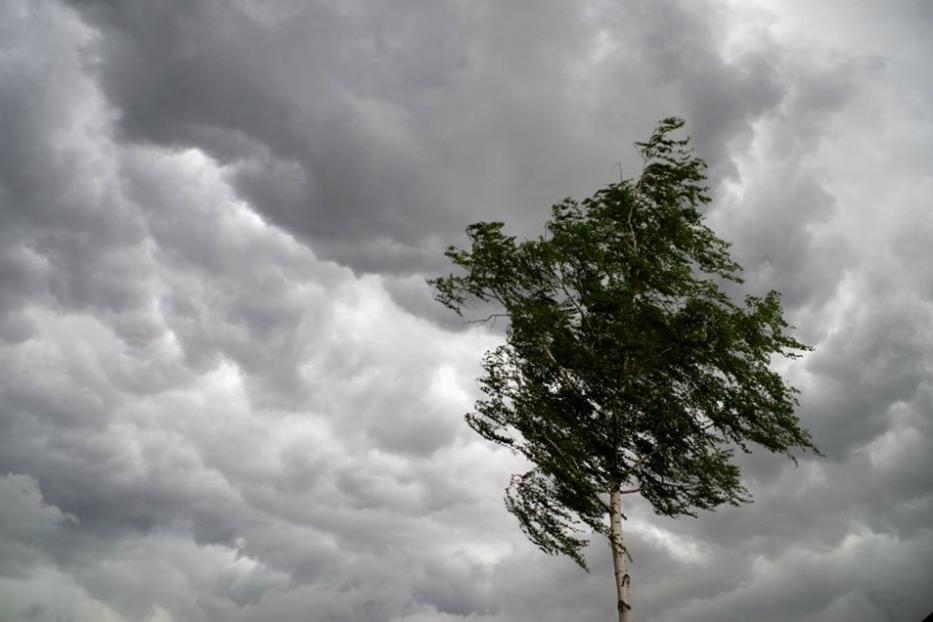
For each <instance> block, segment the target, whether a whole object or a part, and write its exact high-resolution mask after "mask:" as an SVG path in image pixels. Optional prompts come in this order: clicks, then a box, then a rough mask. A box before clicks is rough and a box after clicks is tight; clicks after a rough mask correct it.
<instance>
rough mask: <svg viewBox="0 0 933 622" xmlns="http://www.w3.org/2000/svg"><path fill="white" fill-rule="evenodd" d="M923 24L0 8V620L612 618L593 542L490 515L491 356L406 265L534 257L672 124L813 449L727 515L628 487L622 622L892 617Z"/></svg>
mask: <svg viewBox="0 0 933 622" xmlns="http://www.w3.org/2000/svg"><path fill="white" fill-rule="evenodd" d="M919 7H920V5H919V4H918V5H904V7H903V11H900V9H898V10H893V9H892V10H891V11H890V12H889V14H888V16H887V19H885V20H880V19H874V16H873V15H872V14H871V11H872V10H873V9H870V8H868V7H859V8H858V9H857V10H852V11H849V9H848V5H847V4H833V3H826V4H821V5H820V7H819V9H818V10H816V9H815V10H814V12H813V13H812V15H811V13H810V12H809V11H810V8H809V7H808V8H807V9H806V11H804V10H803V8H801V7H796V6H794V5H793V4H789V5H788V8H787V9H786V10H784V9H782V10H780V11H770V10H769V9H767V8H766V7H759V8H751V7H748V6H739V5H735V6H733V5H730V4H728V3H713V2H710V3H702V4H699V5H698V4H693V3H689V4H688V3H678V2H650V3H649V2H627V3H623V4H617V3H608V2H607V3H601V2H592V3H586V4H583V5H570V4H566V3H550V2H549V3H535V4H534V6H531V5H528V6H525V5H523V4H521V3H519V4H514V3H510V4H504V3H492V2H489V3H484V2H480V3H471V4H469V5H462V4H457V3H447V2H433V3H419V2H404V3H397V2H394V3H392V4H389V3H378V2H377V3H368V4H348V3H330V2H297V1H295V2H263V1H261V0H236V1H230V2H223V3H221V2H214V1H209V2H199V3H186V2H168V3H166V2H138V3H122V2H105V1H103V0H99V1H97V0H82V1H77V0H75V1H73V2H70V3H61V2H57V1H54V0H43V1H41V2H26V1H25V0H23V1H14V2H10V3H7V4H4V5H2V8H0V50H2V52H0V115H2V125H3V128H4V138H3V140H2V141H0V291H2V295H0V610H2V611H4V612H11V613H10V614H9V615H10V616H12V617H11V619H30V620H55V619H69V618H71V619H81V618H82V617H83V618H85V619H95V620H105V621H115V622H116V621H119V622H125V621H129V620H151V621H159V622H165V621H168V620H191V621H194V622H199V621H205V622H210V621H214V620H242V621H247V620H269V619H275V620H303V619H307V618H308V616H309V615H313V616H314V617H315V619H332V620H374V621H383V620H392V621H397V622H402V621H405V622H438V621H444V622H450V621H454V620H464V619H471V620H482V621H484V622H513V621H523V620H527V621H529V622H530V621H532V620H534V621H539V620H555V621H556V620H566V619H579V620H602V619H610V618H611V616H612V614H613V602H612V597H611V581H610V580H609V574H608V568H609V567H610V561H609V558H608V554H607V553H608V551H607V550H605V549H606V547H605V546H602V545H601V543H598V544H597V545H594V546H593V547H592V548H591V549H590V550H589V551H588V555H589V558H590V562H591V565H592V567H593V568H594V572H593V573H592V574H590V575H584V574H582V573H580V572H579V571H578V569H577V568H576V567H574V566H573V565H572V564H571V563H570V562H569V561H567V560H563V559H557V558H548V557H546V556H544V555H542V554H541V553H539V552H538V551H536V550H535V549H534V548H533V547H532V546H531V545H530V544H528V543H527V542H526V541H525V540H524V538H523V536H522V535H521V533H520V532H519V530H518V529H517V526H516V525H515V523H514V520H513V519H512V517H510V516H509V515H508V514H506V513H505V511H504V510H503V508H502V505H501V494H502V487H503V486H504V484H505V482H506V481H507V476H508V474H509V473H511V472H515V471H518V470H520V469H522V468H523V466H524V465H523V464H522V463H521V462H520V461H518V460H517V459H516V458H515V457H513V456H510V455H508V454H505V453H502V452H497V451H493V450H492V449H491V448H489V447H487V446H485V445H484V444H483V443H481V442H480V441H479V440H478V439H476V438H474V437H473V436H472V435H471V433H470V431H469V430H468V429H466V427H465V426H464V425H463V423H462V419H461V418H460V417H461V415H462V413H463V412H465V411H466V410H468V409H469V407H470V404H471V402H472V401H473V400H474V399H475V397H476V387H475V385H474V384H473V378H474V377H475V376H476V375H477V373H478V371H479V370H478V363H479V360H480V355H481V353H482V352H483V350H485V349H487V348H489V347H491V346H493V345H494V344H495V343H497V340H498V339H499V336H498V333H497V332H496V330H487V329H484V328H478V327H475V326H473V327H470V326H464V325H463V323H462V322H461V321H460V320H459V319H457V318H454V317H451V316H450V315H446V314H444V312H443V310H442V309H440V308H439V306H437V305H436V304H435V303H433V301H432V300H431V297H430V291H429V289H428V288H427V286H426V285H425V284H424V278H425V276H426V275H433V274H435V273H437V272H439V271H441V270H444V269H446V267H445V265H444V260H443V258H442V255H441V253H442V250H443V248H444V247H445V245H446V244H448V243H451V242H457V241H458V240H460V238H459V237H458V236H459V235H460V232H461V231H462V229H463V227H464V226H465V225H466V224H468V223H470V222H473V221H475V220H480V219H502V220H506V221H508V222H509V223H510V226H512V227H513V229H514V231H515V232H516V233H517V234H519V235H528V234H534V233H536V232H537V231H539V230H540V226H541V223H542V221H543V220H544V218H545V216H546V208H547V206H548V205H549V204H550V203H552V202H554V201H556V200H559V199H561V198H563V197H564V196H566V195H573V196H577V197H581V196H585V195H586V194H588V193H590V192H592V191H594V190H595V189H597V188H598V187H599V186H600V185H601V184H603V183H605V182H608V181H610V180H613V179H615V178H616V175H617V174H618V170H617V168H616V166H615V163H616V162H617V161H621V162H622V165H623V168H624V169H626V170H628V171H629V172H630V173H632V174H634V173H636V172H637V168H636V167H637V165H638V161H637V158H636V157H635V153H634V150H633V149H631V147H630V143H631V141H633V140H635V139H638V138H642V137H644V136H645V135H646V134H647V132H648V131H650V128H651V126H652V124H653V123H654V122H655V121H656V120H657V118H659V117H662V116H665V115H668V114H672V113H673V114H681V115H683V116H685V117H686V118H687V119H688V122H689V128H690V131H691V134H692V135H693V137H694V139H695V142H696V145H697V147H698V149H699V150H700V152H701V154H702V155H704V156H705V157H706V158H707V159H708V160H709V161H710V164H711V169H710V172H711V177H712V181H713V185H714V193H715V195H716V202H715V205H714V206H713V207H712V208H711V212H710V218H711V222H712V224H713V225H714V226H715V227H716V229H717V231H719V232H720V233H721V234H722V235H723V236H724V237H726V238H728V239H730V240H733V241H734V250H735V254H736V257H737V258H738V259H739V260H740V262H741V263H742V264H743V265H744V266H745V267H746V274H747V277H748V287H749V288H750V289H752V290H754V291H760V290H764V289H768V288H776V289H779V290H781V291H782V292H783V293H784V296H785V303H786V305H787V308H788V311H789V314H790V315H791V316H792V318H793V321H794V323H795V324H797V325H798V326H799V327H800V328H799V330H800V334H801V336H802V337H803V338H804V339H805V340H807V341H808V342H810V343H812V344H814V345H815V346H816V347H817V349H816V351H815V352H814V353H813V354H811V355H809V356H808V357H807V358H805V359H804V360H802V361H799V363H798V364H795V365H791V366H789V367H788V368H787V369H786V373H787V374H788V375H789V377H791V378H792V379H793V380H794V382H795V383H796V384H797V385H798V386H800V388H801V389H802V390H803V393H802V400H801V415H802V417H803V418H804V421H805V423H806V425H807V426H809V427H810V428H811V429H812V430H813V432H814V435H815V438H816V441H817V443H818V444H819V445H820V446H821V448H822V449H823V450H824V452H825V453H826V457H825V458H823V459H811V458H806V459H804V460H802V461H801V463H800V465H799V467H796V468H795V467H794V466H793V465H791V464H790V463H787V462H786V461H784V460H783V459H779V458H777V457H773V456H767V455H757V454H756V455H753V456H741V457H740V459H741V462H742V465H743V468H744V472H745V474H746V477H747V482H748V485H749V488H750V489H751V490H752V491H753V493H754V494H755V497H756V503H755V504H753V505H751V506H748V507H743V508H727V509H723V510H721V511H718V512H716V513H710V514H706V515H703V516H701V517H700V518H699V519H698V520H689V519H688V520H684V521H670V520H664V519H661V518H659V517H656V516H653V515H652V514H651V512H650V510H649V508H647V507H645V505H644V504H641V503H638V502H633V504H632V505H631V506H630V507H629V508H628V515H629V518H630V520H629V521H628V523H627V529H628V530H629V533H630V540H631V548H632V553H633V556H634V558H635V562H634V573H635V575H634V586H635V595H636V604H637V606H638V608H639V609H638V611H639V614H638V615H639V618H640V619H643V620H651V619H663V620H672V621H674V622H676V621H678V620H684V621H687V620H690V621H701V622H702V621H704V620H737V621H738V620H748V619H761V620H778V619H798V620H807V621H809V620H813V621H816V620H820V621H822V620H830V621H833V620H838V621H840V622H841V621H842V620H892V621H893V620H902V619H917V620H919V619H922V617H923V616H924V615H926V614H927V613H928V612H929V611H928V610H929V609H930V608H931V607H933V605H931V604H930V603H929V602H927V600H928V597H927V594H926V591H927V589H926V588H927V586H928V585H929V584H930V582H931V579H933V577H931V575H930V571H929V569H930V568H933V534H931V532H930V529H929V527H928V520H927V517H928V516H929V514H930V511H931V509H933V508H931V505H933V480H931V476H930V475H929V474H930V473H933V463H931V458H930V456H933V451H931V449H933V448H931V442H933V440H931V439H933V434H931V425H933V421H931V414H930V413H931V412H933V386H931V383H930V378H931V372H933V359H931V352H933V333H931V332H930V330H929V328H928V327H929V326H931V325H933V322H931V319H933V317H931V307H930V300H931V297H933V271H931V270H930V269H929V268H928V267H927V266H928V265H930V264H931V262H930V261H929V260H928V259H929V248H928V244H927V243H926V242H927V241H928V240H929V239H930V237H931V235H933V225H931V222H933V221H931V220H930V218H929V216H928V214H927V213H926V209H925V204H926V203H925V202H926V201H927V198H928V197H929V194H930V191H933V178H931V176H930V173H929V171H930V170H931V169H930V167H929V163H930V159H931V150H930V145H931V144H933V119H931V117H930V113H929V110H930V109H931V108H930V107H929V106H927V105H926V104H928V103H929V102H930V101H931V94H933V90H931V89H930V88H929V86H928V85H927V84H925V83H924V82H923V81H922V80H920V79H918V76H919V72H918V70H919V65H918V60H917V59H921V58H924V53H926V52H928V51H929V42H928V40H927V38H926V37H924V36H923V33H925V32H926V30H925V29H924V28H923V27H922V25H923V24H925V23H927V22H928V20H929V15H928V13H924V12H923V10H922V9H921V8H919ZM924 20H927V22H924ZM826 22H832V23H833V24H834V25H835V26H834V29H833V30H832V31H824V30H819V27H820V24H824V23H826ZM816 35H820V36H816ZM824 35H825V36H824ZM895 44H897V45H895ZM500 328H501V327H500Z"/></svg>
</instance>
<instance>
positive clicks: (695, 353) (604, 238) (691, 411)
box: [429, 118, 818, 622]
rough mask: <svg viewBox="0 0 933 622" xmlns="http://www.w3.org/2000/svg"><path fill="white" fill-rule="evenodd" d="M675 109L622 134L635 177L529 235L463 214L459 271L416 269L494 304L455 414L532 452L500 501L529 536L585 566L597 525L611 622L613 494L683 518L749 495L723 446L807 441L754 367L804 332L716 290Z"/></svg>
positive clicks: (788, 403) (771, 375) (732, 271)
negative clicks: (465, 407)
mask: <svg viewBox="0 0 933 622" xmlns="http://www.w3.org/2000/svg"><path fill="white" fill-rule="evenodd" d="M682 125H683V121H681V120H680V119H677V118H668V119H664V120H663V121H661V122H660V123H659V124H658V126H657V128H656V129H655V131H654V132H653V134H652V135H651V137H650V138H649V139H648V141H647V142H644V143H636V147H637V148H638V150H639V152H640V153H641V155H642V157H643V161H644V166H643V169H642V172H641V174H640V175H639V176H638V177H637V178H634V179H629V180H624V181H621V182H619V183H616V184H612V185H609V186H608V187H606V188H604V189H602V190H600V191H598V192H597V193H596V194H595V195H594V196H592V197H591V198H588V199H586V200H584V201H582V202H577V201H574V200H571V199H566V200H564V201H563V202H562V203H560V204H558V205H556V206H554V207H553V209H552V217H551V219H550V221H548V223H547V226H546V234H544V235H542V236H540V237H538V238H537V239H532V240H526V241H522V242H516V240H515V238H514V237H511V236H508V235H506V234H505V233H504V232H503V228H504V225H503V224H502V223H499V222H489V223H486V222H481V223H476V224H473V225H470V226H469V227H468V228H467V235H468V237H469V240H470V243H471V245H470V247H469V249H468V250H461V249H458V248H455V247H450V248H449V249H448V250H447V252H446V256H447V257H449V258H450V260H451V261H452V262H453V264H454V265H455V266H457V267H458V268H460V271H461V273H460V274H456V275H455V274H450V275H448V276H444V277H439V278H436V279H433V280H431V281H429V283H430V284H431V285H433V286H434V288H435V297H436V299H437V300H438V301H440V302H441V303H443V304H444V305H446V306H447V307H449V308H450V309H452V310H454V311H456V312H457V313H458V314H460V315H462V314H463V311H464V309H465V308H466V306H467V304H468V302H470V301H472V300H476V301H482V302H484V303H490V304H494V305H496V306H497V307H498V308H499V309H498V311H497V312H496V313H493V314H492V315H490V316H489V317H487V318H486V319H485V320H481V321H489V320H493V321H494V319H495V318H497V317H505V318H506V319H507V322H508V329H507V333H506V339H505V344H504V345H502V346H500V347H498V348H496V349H495V350H493V351H491V352H488V353H487V354H486V356H485V358H484V362H483V367H484V370H485V376H484V377H483V378H481V379H480V386H481V389H482V391H483V393H484V397H483V399H480V400H479V401H478V402H477V403H476V407H475V408H476V410H475V412H473V413H470V414H468V415H467V416H466V419H467V422H468V423H469V425H470V426H471V427H472V428H473V429H474V430H475V431H476V432H478V433H479V434H480V435H482V436H483V437H485V438H486V439H488V440H490V441H492V442H495V443H498V444H499V445H503V446H505V447H508V448H510V449H512V450H514V451H516V452H518V453H520V454H522V455H523V456H525V457H526V458H527V459H528V460H529V461H530V462H531V463H532V465H533V468H532V469H531V470H530V471H528V472H527V473H524V474H522V475H515V476H513V477H512V480H511V484H510V486H509V487H508V489H507V491H506V499H505V501H506V506H507V508H508V510H509V511H510V512H512V513H513V514H514V515H515V516H516V517H517V518H518V520H519V523H520V524H521V527H522V530H523V531H524V532H525V534H526V535H527V536H528V537H529V538H530V539H531V541H532V542H534V543H535V544H536V545H538V546H539V547H540V548H541V549H542V550H543V551H545V552H546V553H549V554H558V553H562V554H566V555H568V556H569V557H570V558H571V559H573V560H574V561H575V562H576V563H577V564H579V565H580V566H581V567H582V568H584V569H585V570H586V569H587V568H586V563H585V561H584V559H583V556H582V554H581V552H582V549H583V547H584V546H585V545H586V543H587V534H586V531H587V528H589V529H592V530H593V531H595V532H597V533H599V534H603V535H605V536H606V537H607V538H608V540H609V544H610V547H611V551H612V558H613V564H614V570H615V579H616V581H615V583H616V590H617V604H618V611H619V620H620V621H622V622H630V621H631V620H632V619H633V618H632V606H631V599H630V593H629V584H630V582H629V573H628V570H627V562H628V561H630V558H629V557H628V552H627V550H626V547H625V544H624V540H623V537H622V521H623V519H624V518H625V516H624V514H623V513H622V497H623V496H624V495H630V494H640V495H641V496H642V497H643V498H644V499H646V500H647V501H648V502H649V503H650V504H651V506H652V507H653V509H654V511H655V512H656V513H658V514H660V515H664V516H679V515H691V516H695V515H696V514H695V512H696V510H699V509H703V510H708V509H712V508H715V507H717V506H719V505H721V504H725V503H728V504H733V505H738V504H740V503H743V502H747V501H749V500H750V499H749V496H748V493H747V491H746V490H745V488H744V487H743V486H742V483H741V479H740V473H739V468H738V467H737V466H736V465H735V464H734V463H733V461H732V458H733V456H734V452H735V450H736V449H739V450H741V451H744V452H748V451H750V445H751V444H756V445H760V446H763V447H765V448H766V449H768V450H770V451H772V452H780V453H785V454H787V455H788V456H789V457H791V459H794V456H793V455H792V453H791V450H792V449H795V448H799V449H802V450H812V451H815V452H816V451H818V450H817V449H816V447H815V446H814V445H813V443H812V442H811V438H810V435H809V434H808V432H806V431H805V430H803V429H801V427H800V425H799V421H798V419H797V417H796V416H795V415H794V409H795V406H796V404H797V398H796V396H797V390H796V389H794V388H793V387H791V386H789V385H787V384H785V382H784V381H783V379H782V378H781V376H780V375H779V374H777V373H775V372H774V371H772V369H771V367H770V363H771V360H772V357H773V356H775V355H783V356H785V357H790V358H797V357H799V356H800V352H801V351H804V350H806V349H808V348H807V347H806V346H804V345H803V344H801V343H799V342H798V341H796V340H795V339H794V338H793V337H792V336H790V335H789V334H788V325H787V324H786V323H785V321H784V319H783V312H782V309H781V304H780V298H779V295H778V293H777V292H774V291H772V292H770V293H768V294H767V295H765V296H764V297H755V296H747V297H746V298H745V300H744V303H742V304H739V303H737V302H734V301H733V300H732V299H731V298H730V296H729V295H728V294H727V293H726V291H724V289H723V286H724V285H725V284H726V283H727V282H730V281H731V282H734V283H741V282H742V281H741V278H740V272H741V268H740V266H739V265H738V264H737V263H735V262H734V261H733V260H732V259H731V257H730V255H729V244H728V243H726V242H725V241H723V240H721V239H719V238H718V237H717V236H716V235H715V234H714V233H713V232H712V231H711V230H710V229H709V228H708V227H707V226H706V225H705V224H704V222H703V216H702V214H701V212H700V208H701V207H702V206H703V205H704V204H706V203H708V202H709V200H710V199H709V197H708V194H707V191H708V189H707V187H706V185H705V182H706V177H705V173H704V171H705V167H706V165H705V163H704V162H703V161H702V160H701V159H700V158H698V157H696V156H695V155H694V154H693V152H692V150H691V149H690V148H689V144H688V139H675V138H674V137H672V136H671V134H672V133H673V132H675V131H676V130H678V129H679V128H681V127H682ZM607 514H608V516H609V520H608V524H607V521H606V515H607Z"/></svg>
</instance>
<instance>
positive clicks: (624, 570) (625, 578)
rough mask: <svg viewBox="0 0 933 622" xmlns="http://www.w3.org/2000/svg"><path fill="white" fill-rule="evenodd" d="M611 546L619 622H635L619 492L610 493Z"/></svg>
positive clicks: (620, 494)
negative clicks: (623, 541) (623, 540)
mask: <svg viewBox="0 0 933 622" xmlns="http://www.w3.org/2000/svg"><path fill="white" fill-rule="evenodd" d="M609 544H610V545H611V547H612V566H613V568H614V570H615V576H616V596H617V599H616V607H617V608H618V610H619V622H635V618H634V616H633V615H632V597H631V595H630V593H629V583H630V579H629V574H628V565H627V564H626V557H627V553H626V552H625V546H624V545H623V544H622V493H620V492H619V491H618V490H613V491H612V492H611V493H609Z"/></svg>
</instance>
